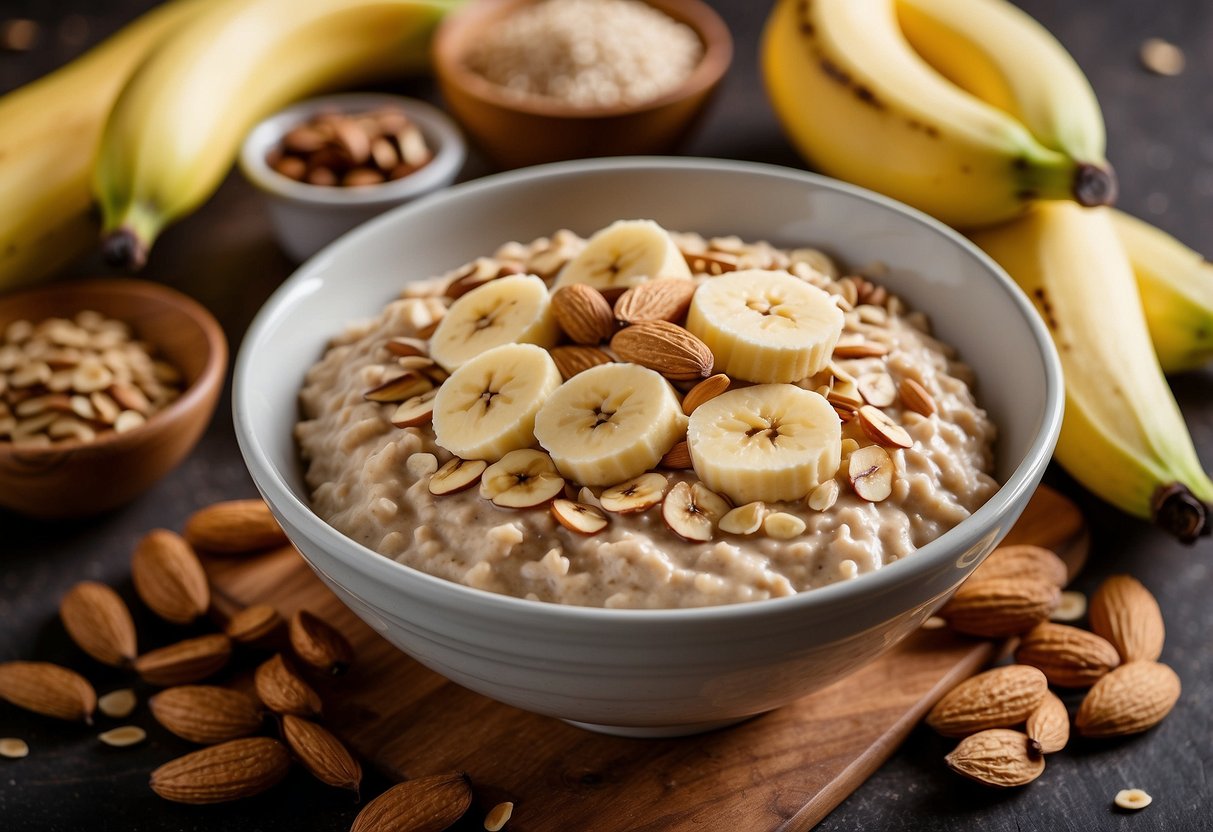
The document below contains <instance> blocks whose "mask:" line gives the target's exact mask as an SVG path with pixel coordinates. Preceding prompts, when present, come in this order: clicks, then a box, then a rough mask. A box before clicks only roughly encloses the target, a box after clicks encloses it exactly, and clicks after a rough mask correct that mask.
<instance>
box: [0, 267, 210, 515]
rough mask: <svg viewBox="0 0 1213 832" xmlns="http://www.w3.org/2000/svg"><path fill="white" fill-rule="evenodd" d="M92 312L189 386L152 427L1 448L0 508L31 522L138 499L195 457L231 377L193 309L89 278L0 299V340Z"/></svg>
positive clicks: (162, 294)
mask: <svg viewBox="0 0 1213 832" xmlns="http://www.w3.org/2000/svg"><path fill="white" fill-rule="evenodd" d="M84 309H95V310H96V311H98V312H100V313H102V314H103V315H106V316H108V317H111V318H117V319H118V320H121V321H125V322H126V323H128V324H130V325H131V326H132V327H133V328H134V330H135V333H136V335H137V336H138V337H139V338H142V339H143V340H145V341H147V342H149V343H150V344H152V345H153V346H154V347H155V348H156V350H157V351H158V352H159V353H160V355H161V356H163V357H164V358H165V359H167V360H168V361H169V362H171V363H172V364H173V365H175V366H176V367H177V368H178V369H179V370H180V371H181V374H182V376H183V377H184V379H185V383H186V385H187V386H186V389H185V391H184V392H183V393H182V395H181V397H180V398H179V399H177V400H176V401H175V402H173V403H172V404H170V405H169V406H168V407H166V408H165V409H164V410H162V411H160V412H159V413H156V414H154V415H153V416H151V417H150V418H149V419H148V420H147V422H146V423H144V424H143V425H140V426H139V427H137V428H134V429H133V430H129V431H127V432H125V433H114V432H108V433H104V434H101V435H100V436H99V437H98V438H97V439H95V440H94V441H92V442H81V441H76V440H73V441H68V442H57V443H55V444H54V445H53V446H51V447H49V448H17V447H16V446H14V445H13V444H12V443H11V442H7V441H3V440H0V506H3V507H4V508H9V509H13V510H14V511H18V512H21V513H22V514H28V515H31V516H34V517H43V518H57V517H78V516H84V515H90V514H98V513H100V512H103V511H107V510H109V509H112V508H115V507H117V506H120V505H122V504H123V503H126V502H129V501H130V500H132V499H134V498H135V497H136V496H138V495H139V494H140V493H142V492H143V491H145V490H147V489H148V488H149V487H151V485H152V484H153V483H155V482H156V481H157V480H159V479H160V478H161V477H163V476H164V475H165V474H167V473H168V472H169V471H171V470H172V469H173V468H175V467H176V466H177V464H178V463H180V462H181V460H182V459H184V458H185V456H186V455H187V454H188V453H189V452H190V450H191V449H192V448H193V447H194V445H195V444H196V443H197V442H198V439H199V438H200V437H201V436H202V432H203V431H204V430H205V429H206V426H207V424H208V423H209V422H210V419H211V415H212V414H213V413H214V412H215V403H216V401H217V400H218V398H219V392H220V390H222V388H223V379H224V375H225V373H226V370H227V341H226V339H225V338H224V337H223V330H222V329H220V327H219V324H218V323H217V322H216V321H215V319H214V318H213V317H212V316H211V314H210V313H209V312H207V311H206V309H204V308H203V307H202V306H200V305H199V304H198V303H196V302H195V301H193V300H191V299H190V298H188V297H186V296H185V295H183V294H181V293H180V292H177V291H174V290H173V289H169V288H168V287H166V286H162V285H160V284H157V283H149V282H147V281H143V280H122V279H116V280H111V279H93V280H82V281H78V282H72V283H60V284H56V285H53V286H47V287H45V288H40V289H34V290H31V291H26V292H21V293H18V294H13V295H7V296H0V332H2V331H3V329H4V328H5V327H6V326H7V325H8V324H9V322H10V321H15V320H19V319H22V318H24V319H26V320H29V321H32V322H35V323H37V322H38V321H40V320H43V319H45V318H49V317H53V316H58V317H71V316H72V315H74V314H75V313H77V312H80V311H81V310H84Z"/></svg>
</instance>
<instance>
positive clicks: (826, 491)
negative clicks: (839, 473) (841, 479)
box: [809, 480, 839, 511]
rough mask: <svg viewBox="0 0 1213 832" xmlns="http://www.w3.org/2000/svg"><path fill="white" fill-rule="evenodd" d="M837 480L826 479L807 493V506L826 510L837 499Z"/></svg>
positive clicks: (816, 509)
mask: <svg viewBox="0 0 1213 832" xmlns="http://www.w3.org/2000/svg"><path fill="white" fill-rule="evenodd" d="M838 492H839V488H838V480H826V481H825V482H823V483H822V484H821V485H819V486H817V487H816V488H814V489H813V491H812V492H811V493H810V494H809V508H811V509H813V511H828V510H829V509H830V507H831V506H833V505H834V503H835V502H837V500H838Z"/></svg>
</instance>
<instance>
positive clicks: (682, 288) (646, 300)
mask: <svg viewBox="0 0 1213 832" xmlns="http://www.w3.org/2000/svg"><path fill="white" fill-rule="evenodd" d="M696 288H697V284H696V283H695V281H693V280H687V279H685V278H677V277H665V278H661V279H660V280H648V281H645V282H644V283H640V284H637V285H636V286H633V287H632V288H630V289H628V290H627V291H626V292H624V293H623V294H622V295H620V296H619V300H617V301H615V317H616V318H618V319H619V320H621V321H623V322H624V323H627V324H638V323H642V322H644V321H669V322H670V323H677V322H679V321H681V320H682V319H683V318H685V317H686V314H687V310H688V309H689V308H690V306H691V298H692V297H694V296H695V289H696Z"/></svg>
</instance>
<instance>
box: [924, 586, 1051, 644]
mask: <svg viewBox="0 0 1213 832" xmlns="http://www.w3.org/2000/svg"><path fill="white" fill-rule="evenodd" d="M1060 597H1061V591H1060V590H1059V589H1058V588H1057V586H1056V584H1051V583H1049V582H1047V581H1040V580H1032V579H1028V578H994V579H992V580H981V581H974V580H969V581H965V583H964V584H963V585H961V587H960V589H958V590H956V594H955V595H953V596H952V598H951V599H950V600H949V601H948V602H947V603H946V604H944V606H943V608H942V609H941V610H940V611H939V615H940V616H941V617H942V618H945V619H947V622H948V626H950V627H951V628H952V629H953V630H955V631H957V632H959V633H966V634H968V635H973V636H985V637H987V638H1005V637H1006V636H1014V635H1019V634H1020V633H1025V632H1027V631H1028V630H1030V629H1032V628H1033V627H1035V626H1036V625H1037V624H1040V623H1041V622H1042V621H1045V620H1046V619H1048V617H1049V614H1050V613H1052V612H1053V610H1054V609H1055V608H1056V607H1057V604H1058V601H1059V600H1060Z"/></svg>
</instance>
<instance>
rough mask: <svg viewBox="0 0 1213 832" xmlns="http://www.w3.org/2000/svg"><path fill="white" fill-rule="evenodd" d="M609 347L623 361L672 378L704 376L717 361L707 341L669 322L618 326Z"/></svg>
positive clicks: (689, 379)
mask: <svg viewBox="0 0 1213 832" xmlns="http://www.w3.org/2000/svg"><path fill="white" fill-rule="evenodd" d="M611 350H612V351H613V352H614V353H615V355H617V356H619V357H620V358H621V359H623V360H624V361H630V362H632V363H633V364H639V365H641V366H642V367H648V368H649V369H650V370H656V371H657V372H659V373H661V374H662V375H663V376H665V377H666V378H668V379H672V380H674V381H695V380H698V379H701V378H707V377H708V376H710V375H711V374H712V366H713V364H714V362H715V360H716V359H715V358H713V356H712V351H711V350H710V349H708V345H707V344H705V343H704V342H703V341H701V340H699V338H697V337H696V336H695V335H692V334H691V333H690V332H688V331H687V330H685V329H683V328H682V327H680V326H678V325H676V324H672V323H670V322H669V321H644V322H643V323H639V324H633V325H632V326H629V327H627V328H626V329H621V330H620V331H619V332H617V333H615V337H614V338H612V339H611Z"/></svg>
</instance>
